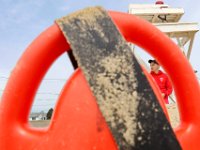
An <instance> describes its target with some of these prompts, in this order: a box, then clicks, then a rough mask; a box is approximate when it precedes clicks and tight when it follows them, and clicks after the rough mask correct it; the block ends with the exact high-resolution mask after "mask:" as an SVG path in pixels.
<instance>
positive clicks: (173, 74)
mask: <svg viewBox="0 0 200 150" xmlns="http://www.w3.org/2000/svg"><path fill="white" fill-rule="evenodd" d="M109 15H110V16H111V17H112V19H113V21H114V22H115V24H116V25H117V27H118V29H119V30H120V32H121V33H122V34H123V35H124V37H125V38H126V40H127V41H129V42H133V43H135V44H137V45H138V46H140V47H142V48H143V49H145V50H146V51H147V52H148V53H150V54H151V55H152V56H153V57H154V58H156V59H157V60H158V61H159V63H160V64H161V65H162V67H163V68H164V69H165V71H166V72H167V73H168V75H169V76H170V78H171V80H172V83H173V86H174V90H175V93H176V97H177V102H178V106H179V112H180V119H181V123H180V125H179V127H178V128H177V129H175V133H176V136H177V138H178V140H179V142H180V144H181V146H182V148H183V149H187V150H189V149H190V150H197V149H198V147H199V143H198V139H199V138H200V114H199V109H200V101H199V97H200V87H199V83H198V81H197V79H196V77H195V74H194V73H193V69H192V67H191V66H190V64H189V63H188V61H187V59H186V58H185V57H184V55H183V54H182V53H181V51H180V50H179V48H178V47H177V46H176V45H175V44H174V43H173V42H172V41H171V40H170V39H169V38H167V36H165V35H164V34H163V33H161V32H160V31H159V30H158V29H156V28H155V27H153V26H152V25H150V24H149V23H147V22H146V21H143V20H142V19H139V18H137V17H135V16H133V15H128V14H125V13H119V12H112V11H110V12H109ZM69 49H70V46H69V44H68V43H66V40H65V38H64V37H63V35H62V33H61V31H60V30H59V28H58V26H57V25H56V24H54V25H52V26H51V27H49V28H48V29H47V30H46V31H44V32H43V33H42V34H41V35H40V36H39V37H38V38H36V39H35V40H34V41H33V43H32V44H31V45H30V46H29V47H28V48H27V50H26V51H25V53H24V54H23V56H22V57H21V59H20V60H19V61H18V63H17V65H16V67H15V69H14V70H13V72H12V74H11V76H10V79H9V81H8V83H7V86H6V88H5V92H4V93H3V96H2V100H1V103H0V111H1V112H0V149H21V148H24V149H34V148H36V149H37V148H40V149H55V148H57V149H64V148H65V149H68V150H70V149H80V148H81V149H91V147H93V148H94V149H110V150H114V149H117V146H116V145H115V142H114V140H113V138H112V135H111V133H110V131H109V129H108V127H107V125H106V123H105V121H104V120H103V119H102V116H101V115H99V114H100V112H99V109H98V107H97V105H96V103H95V102H94V97H93V96H92V94H91V93H90V90H89V88H88V87H87V84H86V81H85V78H84V76H83V74H82V73H81V71H80V70H79V69H78V70H77V71H76V72H75V73H74V75H73V76H72V77H71V78H70V80H69V81H68V83H67V84H66V85H65V87H64V89H63V92H62V93H61V95H60V96H59V101H58V103H57V105H56V111H55V113H54V116H53V121H51V124H50V126H49V127H48V128H47V129H41V130H39V129H34V128H31V127H29V126H28V115H29V112H30V109H31V104H32V102H33V98H34V96H35V93H36V91H37V88H38V86H39V84H40V83H41V80H42V78H43V77H44V75H45V73H46V72H47V70H48V68H49V67H50V66H51V64H52V63H53V62H54V61H55V60H56V59H57V58H58V57H59V56H60V55H61V54H62V53H64V52H65V51H66V50H69ZM161 50H162V51H161ZM77 83H78V84H77ZM83 93H84V94H83ZM80 97H82V98H85V99H86V100H87V101H84V102H83V101H80ZM71 99H73V101H72V100H71ZM69 104H70V106H69ZM72 106H73V107H72ZM63 113H64V114H70V115H67V116H66V115H61V114H63ZM97 115H98V117H97ZM77 116H79V117H77ZM86 116H87V117H86ZM97 118H98V120H97ZM90 120H95V121H99V122H101V124H102V127H101V129H103V131H104V132H99V133H96V129H94V127H95V125H94V124H95V121H94V122H92V121H90ZM80 121H81V122H82V124H81V126H80V124H79V123H78V122H80ZM69 122H70V123H69ZM74 126H76V127H77V128H74ZM75 129H76V130H75ZM86 131H87V134H86ZM94 136H95V137H94ZM74 138H75V139H76V141H75V140H73V139H74ZM62 139H65V141H63V140H62ZM96 139H98V141H96ZM94 145H95V147H94Z"/></svg>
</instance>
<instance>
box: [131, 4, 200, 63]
mask: <svg viewBox="0 0 200 150" xmlns="http://www.w3.org/2000/svg"><path fill="white" fill-rule="evenodd" d="M128 12H129V13H130V14H134V15H136V16H138V17H141V18H143V19H145V20H147V21H149V22H151V23H152V24H153V25H155V26H156V27H157V28H158V29H160V30H161V31H162V32H164V33H165V34H166V35H168V36H169V37H170V38H171V39H173V41H174V42H176V43H177V45H179V47H180V48H181V49H182V51H183V53H184V54H185V55H186V57H187V58H188V60H189V59H190V54H191V51H192V46H193V42H194V38H195V34H196V33H197V32H198V31H199V28H198V23H195V22H180V19H181V17H182V16H183V14H184V9H183V8H172V7H170V6H168V5H166V4H164V2H163V1H161V0H158V1H156V3H155V4H130V5H129V10H128Z"/></svg>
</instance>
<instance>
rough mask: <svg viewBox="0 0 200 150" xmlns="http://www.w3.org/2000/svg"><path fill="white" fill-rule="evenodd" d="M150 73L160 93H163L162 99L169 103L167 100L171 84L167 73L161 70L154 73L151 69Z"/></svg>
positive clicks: (170, 91)
mask: <svg viewBox="0 0 200 150" xmlns="http://www.w3.org/2000/svg"><path fill="white" fill-rule="evenodd" d="M151 75H152V77H153V79H154V80H155V81H156V83H157V85H158V87H159V89H160V91H161V93H164V94H165V96H164V100H165V103H167V104H168V103H169V102H168V96H169V95H170V94H171V93H172V90H173V89H172V85H171V83H170V81H169V78H168V77H167V75H166V74H165V73H163V72H162V71H160V70H159V72H158V74H156V73H154V72H152V71H151Z"/></svg>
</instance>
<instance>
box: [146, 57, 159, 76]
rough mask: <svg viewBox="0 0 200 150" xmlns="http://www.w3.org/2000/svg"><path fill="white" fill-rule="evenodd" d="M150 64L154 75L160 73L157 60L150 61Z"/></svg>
mask: <svg viewBox="0 0 200 150" xmlns="http://www.w3.org/2000/svg"><path fill="white" fill-rule="evenodd" d="M148 63H149V64H150V67H151V71H153V72H154V73H158V71H159V69H160V65H159V63H158V62H157V61H156V60H151V59H150V60H149V61H148Z"/></svg>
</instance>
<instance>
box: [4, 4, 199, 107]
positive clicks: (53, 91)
mask: <svg viewBox="0 0 200 150" xmlns="http://www.w3.org/2000/svg"><path fill="white" fill-rule="evenodd" d="M154 2H155V1H154V0H119V1H116V0H84V1H75V0H56V1H55V0H26V1H25V0H15V1H14V0H1V5H0V20H1V22H0V96H1V94H2V91H3V89H4V87H5V84H6V81H7V78H8V77H9V74H10V72H11V70H12V69H13V68H14V66H15V64H16V62H17V60H18V59H19V58H20V56H21V55H22V53H23V52H24V50H25V49H26V47H27V46H28V45H29V44H30V43H31V42H32V41H33V39H35V38H36V37H37V36H38V35H39V34H40V33H41V32H42V31H44V30H45V29H46V28H47V27H49V26H51V25H52V24H53V23H54V20H55V19H57V18H60V17H62V16H65V15H67V14H69V13H71V12H74V11H76V10H79V9H82V8H85V7H88V6H96V5H100V6H103V7H104V8H106V9H108V10H116V11H122V12H127V11H128V5H129V4H131V3H137V4H144V3H146V4H147V3H149V4H151V3H154ZM165 3H166V4H168V5H170V6H173V7H182V8H184V9H185V15H184V16H183V18H182V21H189V22H198V23H199V22H200V12H199V5H200V2H199V1H198V0H176V1H175V0H165ZM199 40H200V35H199V33H198V34H197V35H196V39H195V41H194V47H193V51H192V55H191V64H192V66H193V67H194V69H196V70H198V71H200V60H199V56H200V49H199V47H200V43H199ZM140 54H141V55H142V57H144V59H148V58H147V56H146V55H145V54H144V53H142V52H140ZM72 72H73V69H72V67H71V64H70V62H69V60H68V58H67V56H66V55H63V56H62V57H61V58H59V59H58V60H57V61H56V63H55V64H54V65H53V66H52V69H51V70H50V71H49V72H48V74H47V75H46V77H45V79H46V80H44V81H43V83H42V85H41V87H40V89H39V91H38V94H37V95H36V98H35V99H36V101H35V103H34V105H33V111H40V110H45V111H47V110H48V109H49V108H50V107H51V106H53V105H54V104H55V101H56V97H57V94H58V93H59V92H60V90H61V88H62V86H63V84H64V83H65V81H66V79H67V78H68V77H69V76H70V75H71V74H72ZM198 75H199V73H198ZM54 79H59V80H54ZM45 93H46V94H45Z"/></svg>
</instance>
